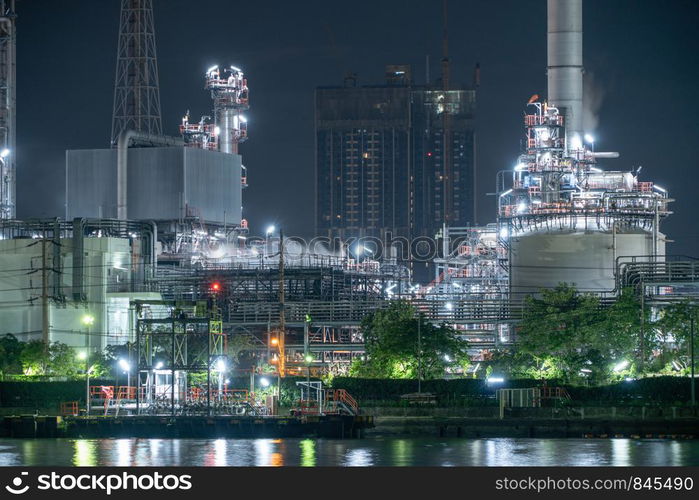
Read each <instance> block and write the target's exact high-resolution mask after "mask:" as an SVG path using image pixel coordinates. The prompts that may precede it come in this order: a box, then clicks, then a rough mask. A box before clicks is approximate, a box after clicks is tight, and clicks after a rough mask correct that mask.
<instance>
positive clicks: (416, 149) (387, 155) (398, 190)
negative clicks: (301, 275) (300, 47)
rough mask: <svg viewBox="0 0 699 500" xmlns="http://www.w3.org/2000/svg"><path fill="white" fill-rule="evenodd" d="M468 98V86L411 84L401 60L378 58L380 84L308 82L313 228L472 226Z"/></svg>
mask: <svg viewBox="0 0 699 500" xmlns="http://www.w3.org/2000/svg"><path fill="white" fill-rule="evenodd" d="M474 87H475V85H474ZM475 104H476V91H475V88H467V87H466V86H461V85H452V86H447V85H446V84H444V82H443V81H442V82H437V83H436V84H435V85H430V84H429V83H428V84H427V85H414V84H413V82H412V78H411V71H410V66H387V68H386V82H385V84H383V85H365V86H357V84H356V79H354V78H347V79H345V85H344V86H337V87H321V88H318V89H316V110H315V123H316V232H317V234H318V235H320V236H329V237H331V238H340V239H349V238H361V237H374V238H379V239H382V240H385V238H386V237H387V236H388V235H390V236H393V237H397V236H401V237H405V238H408V239H411V240H412V239H414V238H416V237H418V236H428V237H434V236H435V234H436V233H437V232H438V231H439V230H440V229H441V228H442V226H443V224H445V223H446V224H448V225H461V226H464V225H468V224H473V223H474V222H475V217H474V200H475V192H474V191H475V186H474V184H475V183H474V174H475V168H474V167H475V158H474V153H475V148H474V126H473V119H474V111H475Z"/></svg>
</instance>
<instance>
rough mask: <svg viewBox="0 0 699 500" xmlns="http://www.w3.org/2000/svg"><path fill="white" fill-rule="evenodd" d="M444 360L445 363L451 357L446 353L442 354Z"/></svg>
mask: <svg viewBox="0 0 699 500" xmlns="http://www.w3.org/2000/svg"><path fill="white" fill-rule="evenodd" d="M444 361H446V362H447V363H449V362H450V361H451V358H450V357H449V355H448V354H445V355H444Z"/></svg>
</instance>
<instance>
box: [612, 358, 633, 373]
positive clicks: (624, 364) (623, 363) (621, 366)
mask: <svg viewBox="0 0 699 500" xmlns="http://www.w3.org/2000/svg"><path fill="white" fill-rule="evenodd" d="M627 366H629V362H628V361H626V360H624V361H621V362H620V363H617V364H616V365H615V366H614V371H615V372H620V371H622V370H623V369H624V368H626V367H627Z"/></svg>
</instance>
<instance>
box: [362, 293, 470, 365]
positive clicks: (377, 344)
mask: <svg viewBox="0 0 699 500" xmlns="http://www.w3.org/2000/svg"><path fill="white" fill-rule="evenodd" d="M361 328H362V332H363V334H364V341H365V345H366V356H365V358H364V359H363V360H359V361H356V362H355V363H354V364H353V365H352V367H351V369H350V373H351V374H352V375H354V376H363V377H370V378H415V377H417V375H418V367H420V369H421V373H422V378H425V379H429V378H437V377H442V376H443V375H444V372H445V369H446V368H447V366H449V365H450V364H451V363H456V364H460V363H462V362H463V360H464V358H465V357H466V356H465V352H464V351H465V347H466V346H465V344H464V343H463V342H462V341H460V340H459V339H458V338H457V337H456V332H455V331H454V330H453V329H452V328H451V327H449V326H447V325H446V324H442V325H440V326H435V325H433V324H432V323H430V322H429V321H428V320H427V319H426V318H425V317H424V316H423V315H418V314H417V311H416V310H415V308H414V307H413V306H412V305H410V304H409V303H408V302H405V301H395V302H393V303H391V305H389V307H388V308H386V309H384V310H379V311H376V312H374V313H373V314H371V315H369V316H367V317H366V318H364V320H363V321H362V325H361ZM447 359H448V360H449V361H447Z"/></svg>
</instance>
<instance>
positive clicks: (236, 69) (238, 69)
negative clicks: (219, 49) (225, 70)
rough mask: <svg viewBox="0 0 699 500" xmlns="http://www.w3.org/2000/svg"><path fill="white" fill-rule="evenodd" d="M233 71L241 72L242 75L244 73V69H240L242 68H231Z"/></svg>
mask: <svg viewBox="0 0 699 500" xmlns="http://www.w3.org/2000/svg"><path fill="white" fill-rule="evenodd" d="M231 69H232V70H233V71H238V72H240V73H242V72H243V70H242V69H240V68H236V67H235V66H231Z"/></svg>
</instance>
